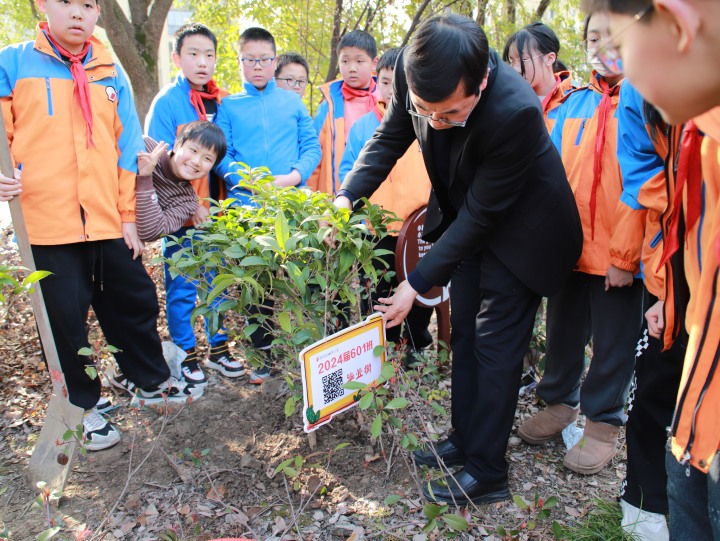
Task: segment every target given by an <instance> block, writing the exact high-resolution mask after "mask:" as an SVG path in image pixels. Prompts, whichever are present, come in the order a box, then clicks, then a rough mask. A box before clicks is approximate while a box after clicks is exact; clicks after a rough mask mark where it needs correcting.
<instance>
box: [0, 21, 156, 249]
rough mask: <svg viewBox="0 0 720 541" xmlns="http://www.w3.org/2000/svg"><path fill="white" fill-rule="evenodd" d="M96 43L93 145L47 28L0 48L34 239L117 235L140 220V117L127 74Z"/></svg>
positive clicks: (4, 93)
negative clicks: (124, 225)
mask: <svg viewBox="0 0 720 541" xmlns="http://www.w3.org/2000/svg"><path fill="white" fill-rule="evenodd" d="M90 41H91V48H90V50H89V52H88V54H87V57H86V59H85V62H84V67H85V71H86V73H87V77H88V82H89V87H90V102H91V108H92V118H93V127H92V139H93V142H94V146H90V147H88V144H87V137H86V124H85V119H84V118H83V115H82V111H81V109H80V105H79V103H78V102H77V99H76V98H75V96H74V95H73V86H74V84H73V79H72V75H71V74H70V68H69V67H68V66H67V65H66V64H65V63H64V62H63V61H62V60H61V58H60V56H59V55H58V53H57V52H56V51H55V49H54V48H53V46H52V45H51V44H50V42H49V41H48V38H47V36H46V35H45V34H44V32H43V31H42V30H40V29H38V35H37V38H36V40H35V42H26V43H20V44H17V45H11V46H9V47H6V48H4V49H3V50H2V51H0V104H1V105H2V113H3V119H4V121H5V129H6V131H7V134H8V138H9V141H10V152H11V154H12V158H13V161H14V162H15V165H16V166H19V165H22V183H23V191H22V193H21V194H20V202H21V204H22V209H23V213H24V215H25V221H26V226H27V230H28V235H29V237H30V242H31V243H32V244H38V245H55V244H70V243H75V242H84V241H95V240H105V239H117V238H121V237H122V226H121V223H122V222H135V177H136V174H137V153H138V152H139V151H140V150H144V148H145V145H144V143H143V139H142V132H141V129H140V122H139V120H138V117H137V112H136V110H135V103H134V102H133V98H132V94H131V93H130V86H129V84H128V82H127V79H126V78H125V75H124V74H123V73H122V71H121V70H120V69H119V67H118V66H116V65H115V61H114V60H113V58H112V56H111V55H110V52H109V51H108V50H107V49H105V47H104V46H103V45H102V44H101V43H100V42H99V41H98V40H96V39H95V38H90Z"/></svg>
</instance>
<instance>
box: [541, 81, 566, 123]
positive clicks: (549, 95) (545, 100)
mask: <svg viewBox="0 0 720 541" xmlns="http://www.w3.org/2000/svg"><path fill="white" fill-rule="evenodd" d="M560 83H562V80H561V79H560V76H559V75H558V74H557V73H556V74H555V86H554V87H553V88H552V90H551V91H550V92H548V93H547V95H546V96H545V97H544V98H543V100H542V110H543V113H547V108H548V105H550V101H552V97H553V96H554V95H555V91H556V90H557V89H558V87H559V86H560Z"/></svg>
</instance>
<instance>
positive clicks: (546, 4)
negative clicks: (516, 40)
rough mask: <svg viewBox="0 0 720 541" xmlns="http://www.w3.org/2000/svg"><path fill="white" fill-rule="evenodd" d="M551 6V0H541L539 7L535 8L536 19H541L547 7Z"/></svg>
mask: <svg viewBox="0 0 720 541" xmlns="http://www.w3.org/2000/svg"><path fill="white" fill-rule="evenodd" d="M549 7H550V0H540V3H539V4H538V7H537V9H536V10H535V20H536V21H539V20H540V19H542V18H543V15H545V12H546V11H547V8H549Z"/></svg>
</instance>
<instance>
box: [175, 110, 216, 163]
mask: <svg viewBox="0 0 720 541" xmlns="http://www.w3.org/2000/svg"><path fill="white" fill-rule="evenodd" d="M187 141H196V142H197V143H198V144H199V145H202V146H204V147H205V148H209V149H210V150H212V151H214V152H215V154H217V158H216V159H215V165H217V164H219V163H220V160H222V159H223V158H224V157H225V153H226V152H227V139H225V133H223V131H222V129H220V127H219V126H218V125H216V124H213V123H212V122H208V121H207V120H195V121H193V122H190V123H188V124H185V126H183V128H182V129H181V130H180V133H179V134H178V136H177V139H175V145H176V146H182V145H184V144H185V143H186V142H187Z"/></svg>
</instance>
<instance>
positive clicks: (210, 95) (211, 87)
mask: <svg viewBox="0 0 720 541" xmlns="http://www.w3.org/2000/svg"><path fill="white" fill-rule="evenodd" d="M206 86H207V90H195V89H194V88H190V103H192V105H193V107H195V110H196V111H197V114H198V118H199V119H200V120H207V113H206V112H205V104H204V103H203V99H206V100H217V97H218V94H220V89H219V88H218V85H216V84H215V81H213V80H212V79H210V80H209V81H208V84H207V85H206Z"/></svg>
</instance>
